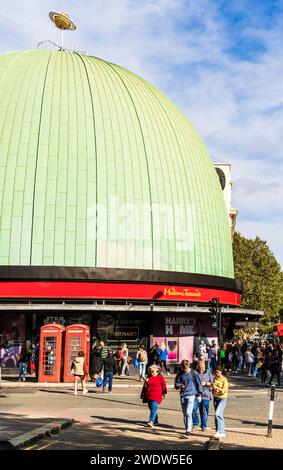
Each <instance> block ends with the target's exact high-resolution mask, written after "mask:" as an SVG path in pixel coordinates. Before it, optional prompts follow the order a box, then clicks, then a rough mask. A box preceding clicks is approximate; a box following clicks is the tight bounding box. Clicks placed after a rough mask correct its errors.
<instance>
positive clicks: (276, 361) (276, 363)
mask: <svg viewBox="0 0 283 470" xmlns="http://www.w3.org/2000/svg"><path fill="white" fill-rule="evenodd" d="M281 362H282V359H281V360H280V355H279V351H278V349H274V350H273V351H272V353H271V358H270V372H271V376H270V380H269V385H271V384H272V380H273V377H274V376H275V375H276V377H277V382H278V387H280V373H281Z"/></svg>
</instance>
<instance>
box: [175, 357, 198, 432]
mask: <svg viewBox="0 0 283 470" xmlns="http://www.w3.org/2000/svg"><path fill="white" fill-rule="evenodd" d="M174 386H175V389H176V390H180V400H181V407H182V411H183V417H184V424H185V434H184V437H185V438H189V437H190V434H191V431H192V426H193V423H192V415H193V408H194V403H195V399H196V400H197V401H198V402H200V401H201V399H202V394H203V388H202V385H201V381H200V378H199V374H198V373H197V372H196V371H195V370H193V369H192V368H191V365H190V362H189V361H188V360H187V359H183V361H182V362H181V371H180V372H178V374H177V375H176V377H175V382H174Z"/></svg>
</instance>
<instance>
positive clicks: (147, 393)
mask: <svg viewBox="0 0 283 470" xmlns="http://www.w3.org/2000/svg"><path fill="white" fill-rule="evenodd" d="M158 371H159V369H158V367H157V366H156V365H152V366H150V367H149V368H148V378H147V379H146V382H145V386H144V393H142V398H143V401H144V402H146V403H147V404H148V407H149V409H150V415H149V421H148V423H147V426H150V427H151V428H152V427H153V426H154V424H157V423H158V415H157V410H158V405H160V403H161V402H162V398H164V397H165V395H166V393H167V388H166V382H165V380H164V377H163V375H161V374H159V373H158Z"/></svg>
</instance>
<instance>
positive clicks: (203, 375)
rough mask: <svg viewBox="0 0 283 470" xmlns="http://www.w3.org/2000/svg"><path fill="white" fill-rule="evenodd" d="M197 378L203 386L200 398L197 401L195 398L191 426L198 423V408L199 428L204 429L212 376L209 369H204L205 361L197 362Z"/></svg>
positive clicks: (210, 396)
mask: <svg viewBox="0 0 283 470" xmlns="http://www.w3.org/2000/svg"><path fill="white" fill-rule="evenodd" d="M198 373H199V379H200V382H201V385H202V388H203V393H202V399H201V401H199V400H198V399H197V398H196V399H195V403H194V408H193V427H197V426H198V425H199V416H198V410H199V412H200V418H201V430H202V431H205V430H206V428H207V420H208V415H209V404H210V400H211V399H212V387H213V376H212V374H211V372H210V371H209V370H207V371H205V363H204V362H203V361H202V362H199V364H198Z"/></svg>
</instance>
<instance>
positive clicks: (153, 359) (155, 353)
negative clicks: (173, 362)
mask: <svg viewBox="0 0 283 470" xmlns="http://www.w3.org/2000/svg"><path fill="white" fill-rule="evenodd" d="M161 356H162V350H161V349H160V342H159V341H156V342H155V344H154V345H153V346H152V348H151V349H150V351H149V364H150V365H152V364H154V365H156V366H158V367H160V366H161Z"/></svg>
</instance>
